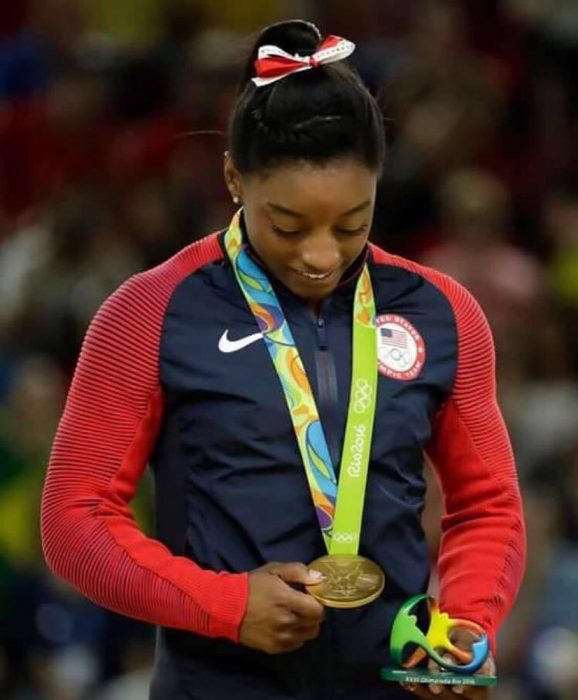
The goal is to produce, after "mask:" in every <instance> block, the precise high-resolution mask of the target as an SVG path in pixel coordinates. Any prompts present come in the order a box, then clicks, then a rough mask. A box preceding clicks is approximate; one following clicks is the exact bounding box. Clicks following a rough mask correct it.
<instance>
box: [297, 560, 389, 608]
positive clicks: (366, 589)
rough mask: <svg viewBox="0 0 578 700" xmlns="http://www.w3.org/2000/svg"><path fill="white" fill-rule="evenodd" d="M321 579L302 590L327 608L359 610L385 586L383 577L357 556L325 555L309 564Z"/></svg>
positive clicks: (369, 562)
mask: <svg viewBox="0 0 578 700" xmlns="http://www.w3.org/2000/svg"><path fill="white" fill-rule="evenodd" d="M309 568H310V569H315V570H317V571H321V573H322V574H324V575H325V579H324V580H323V581H321V582H320V583H316V584H314V585H311V586H306V587H305V588H306V589H307V592H308V593H310V594H311V595H312V596H313V597H314V598H317V600H318V601H319V602H320V603H323V605H326V606H327V607H329V608H359V607H361V606H362V605H367V604H368V603H372V602H373V601H374V600H375V599H376V598H378V597H379V594H380V593H381V592H382V591H383V588H384V586H385V575H384V573H383V571H382V570H381V569H380V567H379V566H378V565H377V564H375V563H374V562H372V561H371V560H370V559H366V558H365V557H360V556H359V555H358V554H329V555H326V556H324V557H319V559H316V560H315V561H312V562H311V564H309Z"/></svg>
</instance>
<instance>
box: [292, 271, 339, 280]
mask: <svg viewBox="0 0 578 700" xmlns="http://www.w3.org/2000/svg"><path fill="white" fill-rule="evenodd" d="M292 269H293V272H296V273H297V274H298V275H301V277H304V278H305V279H307V280H311V281H312V282H323V281H324V280H327V279H329V278H330V277H331V275H333V273H334V272H335V270H330V271H329V272H322V273H320V274H319V273H314V272H305V270H296V269H294V268H292Z"/></svg>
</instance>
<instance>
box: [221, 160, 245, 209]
mask: <svg viewBox="0 0 578 700" xmlns="http://www.w3.org/2000/svg"><path fill="white" fill-rule="evenodd" d="M223 174H224V176H225V184H226V185H227V189H228V190H229V192H230V194H231V198H232V200H233V202H235V204H241V203H242V201H243V186H242V178H241V174H240V173H239V171H238V170H237V168H236V167H235V164H234V163H233V159H232V158H231V154H230V153H229V151H225V159H224V162H223Z"/></svg>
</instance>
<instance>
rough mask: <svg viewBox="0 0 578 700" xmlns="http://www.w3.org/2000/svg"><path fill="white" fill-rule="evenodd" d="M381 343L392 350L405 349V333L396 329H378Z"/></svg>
mask: <svg viewBox="0 0 578 700" xmlns="http://www.w3.org/2000/svg"><path fill="white" fill-rule="evenodd" d="M379 332H380V334H381V342H382V343H383V344H384V345H391V347H394V348H401V349H402V350H405V349H407V333H406V332H405V331H400V330H397V329H396V328H380V329H379Z"/></svg>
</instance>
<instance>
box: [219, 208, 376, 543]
mask: <svg viewBox="0 0 578 700" xmlns="http://www.w3.org/2000/svg"><path fill="white" fill-rule="evenodd" d="M225 248H226V250H227V254H228V256H229V259H230V261H231V264H232V266H233V270H234V271H235V276H236V278H237V282H238V284H239V287H240V288H241V291H242V292H243V295H244V297H245V299H246V301H247V304H248V306H249V308H250V309H251V311H252V312H253V315H254V316H255V319H256V321H257V324H258V326H259V330H260V331H261V333H262V334H263V338H264V341H265V345H266V346H267V350H268V351H269V355H270V356H271V360H272V361H273V365H274V366H275V370H276V372H277V376H278V377H279V381H280V382H281V387H282V389H283V393H284V395H285V399H286V401H287V407H288V408H289V413H290V415H291V421H292V423H293V429H294V431H295V436H296V438H297V443H298V446H299V451H300V453H301V458H302V460H303V465H304V467H305V473H306V476H307V481H308V484H309V488H310V490H311V496H312V499H313V504H314V506H315V512H316V515H317V520H318V522H319V527H320V528H321V532H322V534H323V539H324V541H325V545H326V547H327V551H328V552H329V554H357V552H358V549H359V537H360V532H361V521H362V516H363V502H364V499H365V486H366V482H367V472H368V466H369V456H370V451H371V437H372V433H373V422H374V417H375V401H376V394H377V340H376V335H375V333H376V328H375V301H374V297H373V289H372V286H371V278H370V276H369V270H368V268H367V265H364V267H363V270H362V272H361V274H360V276H359V278H358V280H357V284H356V287H355V297H354V307H353V361H352V372H351V387H350V396H349V408H348V413H347V425H346V428H345V440H344V444H343V452H342V455H341V465H340V472H339V488H338V485H337V479H336V475H335V469H334V467H333V464H332V462H331V457H330V454H329V448H328V446H327V440H326V439H325V434H324V432H323V426H322V425H321V421H320V419H319V412H318V411H317V406H316V404H315V399H314V396H313V392H312V390H311V385H310V384H309V379H308V378H307V374H306V373H305V367H304V366H303V362H302V361H301V357H300V356H299V351H298V350H297V346H296V344H295V340H294V339H293V334H292V333H291V329H290V328H289V324H288V323H287V320H286V319H285V314H284V313H283V310H282V308H281V304H280V303H279V300H278V298H277V295H276V294H275V291H274V289H273V287H272V286H271V283H270V281H269V279H268V277H267V276H266V274H265V272H264V271H263V270H262V269H261V268H260V267H259V266H258V265H257V264H256V263H255V262H254V261H253V260H252V259H251V257H250V255H249V254H248V252H247V249H246V246H245V245H244V243H243V237H242V233H241V228H240V212H238V213H237V214H236V215H235V216H234V218H233V220H232V222H231V225H230V227H229V230H228V231H227V233H226V234H225Z"/></svg>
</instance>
